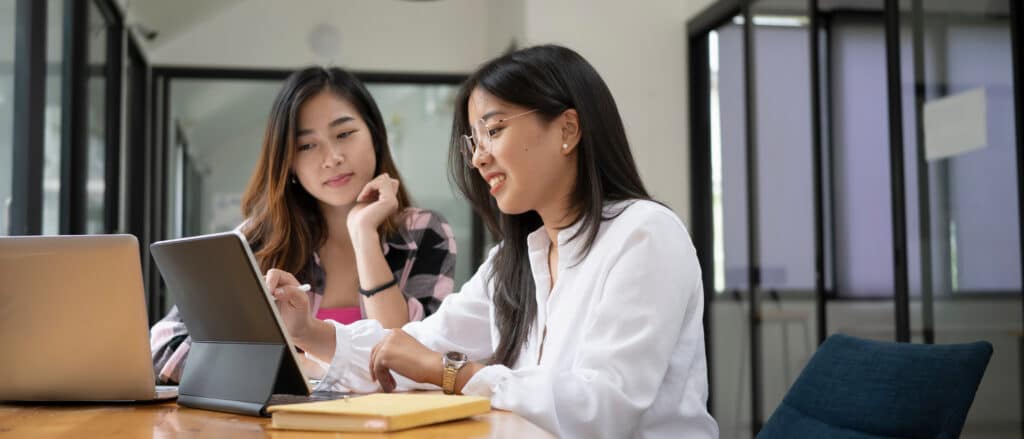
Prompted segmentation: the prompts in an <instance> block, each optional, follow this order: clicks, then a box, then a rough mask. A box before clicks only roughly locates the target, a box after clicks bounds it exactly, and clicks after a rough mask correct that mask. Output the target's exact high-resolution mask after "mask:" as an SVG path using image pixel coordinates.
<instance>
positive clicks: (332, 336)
mask: <svg viewBox="0 0 1024 439" xmlns="http://www.w3.org/2000/svg"><path fill="white" fill-rule="evenodd" d="M491 256H493V251H492V252H491ZM489 272H490V258H488V260H487V261H485V262H484V264H483V265H482V266H481V267H480V269H479V270H478V271H477V272H476V274H474V275H473V277H472V278H470V280H469V281H467V282H466V284H465V285H463V287H462V290H461V291H460V292H459V293H455V294H452V295H450V296H448V298H447V299H445V301H444V302H443V303H442V304H441V307H440V309H438V311H437V312H436V313H434V314H432V315H431V316H429V317H427V318H426V319H424V320H422V321H416V322H410V323H409V324H407V325H405V326H404V327H403V328H402V331H403V332H404V333H408V334H409V335H410V336H411V337H413V338H415V339H416V340H417V341H418V342H419V343H420V344H422V345H423V346H426V347H427V349H429V350H431V351H434V352H447V351H458V352H463V353H465V354H467V355H468V356H469V358H470V359H471V360H474V361H477V362H482V361H486V360H487V359H489V358H490V357H491V355H492V354H493V347H492V345H491V322H490V306H491V299H490V296H489V295H488V294H487V290H486V289H485V282H486V281H485V279H486V278H487V277H488V275H489ZM286 274H287V273H284V272H280V271H279V270H271V271H270V272H268V274H267V286H268V287H269V288H270V290H271V292H272V293H273V294H274V297H275V299H276V301H277V306H278V310H279V311H280V312H281V317H282V319H283V320H284V324H285V326H286V327H287V329H288V332H289V334H290V335H291V337H292V339H293V341H295V344H296V345H298V347H300V348H302V349H303V350H305V351H306V352H309V353H310V354H311V355H314V356H316V357H317V358H319V359H321V360H322V361H327V362H330V368H329V369H328V370H327V373H326V374H325V376H324V378H323V380H322V381H321V385H320V386H319V387H318V389H332V390H351V391H356V392H375V391H378V390H380V389H381V386H380V384H379V383H378V382H377V381H376V380H375V379H374V376H373V375H372V374H371V373H370V355H371V352H372V350H373V348H374V347H375V346H377V345H378V343H379V342H380V341H381V340H382V339H384V337H385V336H387V335H388V334H390V333H391V332H392V331H391V330H387V329H384V328H383V327H382V326H381V325H380V323H379V322H378V321H376V320H371V319H366V320H360V321H358V322H355V323H353V324H351V325H342V324H338V323H331V322H324V321H319V320H316V319H314V318H312V317H311V316H310V315H309V311H308V308H309V304H308V297H307V296H306V295H305V293H302V291H301V290H299V289H298V288H297V287H298V285H299V283H298V281H296V280H294V277H290V276H284V275H286ZM303 310H305V311H303ZM436 358H437V361H436V363H437V365H438V366H440V364H441V363H440V362H441V360H440V357H436ZM421 364H428V361H426V360H425V361H424V362H423V363H421ZM430 364H433V363H432V362H430ZM409 373H410V374H412V375H414V376H415V375H416V371H410V372H409ZM437 375H438V378H440V376H441V374H440V373H438V374H437ZM460 375H461V374H460ZM395 379H396V382H395V384H396V386H397V387H398V388H399V389H410V388H433V385H432V384H430V383H426V382H425V381H424V382H420V383H418V382H416V381H415V380H411V379H409V378H407V377H403V376H400V375H399V376H395ZM424 383H425V384H426V385H424Z"/></svg>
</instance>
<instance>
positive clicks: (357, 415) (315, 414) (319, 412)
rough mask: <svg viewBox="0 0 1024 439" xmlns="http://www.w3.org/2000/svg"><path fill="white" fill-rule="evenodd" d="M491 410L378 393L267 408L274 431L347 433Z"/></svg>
mask: <svg viewBox="0 0 1024 439" xmlns="http://www.w3.org/2000/svg"><path fill="white" fill-rule="evenodd" d="M489 411H491V400H489V399H487V398H481V397H478V396H456V395H442V394H429V393H375V394H372V395H365V396H355V397H351V398H346V399H337V400H334V401H320V402H307V403H303V404H288V405H275V406H271V407H268V408H267V412H270V413H271V414H272V416H273V423H272V425H273V427H274V428H281V429H286V430H316V431H346V432H360V431H366V432H387V431H397V430H404V429H407V428H413V427H419V426H421V425H430V424H436V423H438V422H445V421H451V420H455V419H462V418H467V417H470V416H474V415H480V414H484V413H487V412H489Z"/></svg>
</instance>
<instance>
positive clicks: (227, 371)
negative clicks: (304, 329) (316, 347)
mask: <svg viewBox="0 0 1024 439" xmlns="http://www.w3.org/2000/svg"><path fill="white" fill-rule="evenodd" d="M150 249H151V253H152V255H153V259H154V260H155V261H156V264H157V267H158V268H159V270H160V274H161V275H162V276H163V279H164V281H165V282H166V284H167V289H168V292H169V293H170V295H171V298H172V299H173V300H174V303H175V304H176V305H177V306H178V311H179V312H180V313H181V317H182V320H183V321H184V322H185V326H186V327H187V328H188V333H189V335H190V336H191V337H192V344H191V348H190V350H189V352H188V358H187V360H186V361H185V368H184V370H183V372H182V377H181V383H180V386H179V389H178V394H179V395H178V403H179V404H181V405H185V406H190V407H197V408H205V409H212V410H218V411H226V412H232V413H242V414H251V415H266V413H265V409H266V406H267V404H268V401H269V400H270V397H271V396H272V395H274V394H293V395H309V394H310V393H311V389H310V385H309V381H308V380H307V379H306V377H305V375H304V374H303V373H302V371H301V369H300V368H299V365H298V364H299V363H298V355H299V353H298V352H297V351H296V349H295V345H294V344H293V343H292V341H291V338H290V337H289V336H288V331H287V329H286V328H285V326H284V324H283V321H282V320H281V316H280V315H279V314H278V311H277V306H276V305H275V304H274V298H273V296H271V294H270V292H269V291H268V290H267V286H266V284H265V283H264V279H263V274H262V273H261V272H260V270H259V267H258V265H257V264H256V259H255V258H254V257H253V253H252V249H251V248H249V244H248V242H247V240H246V239H245V237H244V236H243V235H242V234H241V233H240V232H237V231H235V232H225V233H216V234H211V235H202V236H195V237H190V238H181V239H174V240H168V241H160V242H156V243H154V244H152V245H151V246H150Z"/></svg>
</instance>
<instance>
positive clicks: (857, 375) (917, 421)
mask: <svg viewBox="0 0 1024 439" xmlns="http://www.w3.org/2000/svg"><path fill="white" fill-rule="evenodd" d="M991 356H992V345H991V344H990V343H988V342H984V341H980V342H975V343H968V344H947V345H925V344H910V343H890V342H880V341H874V340H863V339H859V338H855V337H850V336H848V335H843V334H835V335H832V336H831V337H829V338H828V339H827V340H825V343H823V344H822V345H821V347H820V348H818V351H817V352H815V354H814V356H813V357H812V358H811V360H810V361H809V362H808V363H807V366H806V367H805V368H804V370H803V372H801V373H800V377H799V378H797V380H796V382H795V383H793V387H791V388H790V389H789V392H788V393H787V394H786V397H785V398H784V399H783V401H782V404H780V405H779V407H778V408H777V409H776V410H775V412H774V413H772V416H771V418H769V419H768V422H767V423H766V424H765V426H764V428H763V429H762V430H761V433H760V434H758V436H757V437H758V438H759V439H761V438H765V439H771V438H783V437H785V438H791V437H846V438H865V439H866V438H881V437H886V438H888V437H899V438H955V437H958V436H959V435H960V430H961V429H963V425H964V419H965V418H966V417H967V411H968V409H970V407H971V402H973V401H974V394H975V392H976V391H977V390H978V384H979V383H980V382H981V377H982V375H984V373H985V368H986V367H987V366H988V361H989V358H990V357H991Z"/></svg>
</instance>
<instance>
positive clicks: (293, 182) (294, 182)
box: [292, 175, 299, 184]
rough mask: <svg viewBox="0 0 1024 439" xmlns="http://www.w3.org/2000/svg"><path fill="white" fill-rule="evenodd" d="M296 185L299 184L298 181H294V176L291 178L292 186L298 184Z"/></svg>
mask: <svg viewBox="0 0 1024 439" xmlns="http://www.w3.org/2000/svg"><path fill="white" fill-rule="evenodd" d="M298 183H299V182H298V180H296V179H295V176H294V175H293V176H292V184H298Z"/></svg>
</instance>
